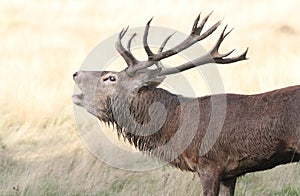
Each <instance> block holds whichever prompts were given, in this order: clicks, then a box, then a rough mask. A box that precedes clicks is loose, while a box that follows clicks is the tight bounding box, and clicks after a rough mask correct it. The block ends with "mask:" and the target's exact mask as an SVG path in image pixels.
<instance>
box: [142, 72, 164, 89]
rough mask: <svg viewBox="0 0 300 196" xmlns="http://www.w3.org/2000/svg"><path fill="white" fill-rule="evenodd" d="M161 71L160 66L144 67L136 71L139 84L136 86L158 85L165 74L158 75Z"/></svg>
mask: <svg viewBox="0 0 300 196" xmlns="http://www.w3.org/2000/svg"><path fill="white" fill-rule="evenodd" d="M160 72H161V68H157V69H153V70H152V69H146V70H143V71H142V72H138V73H137V75H138V78H139V84H138V87H139V88H140V87H143V86H152V87H156V86H158V85H160V84H161V83H162V82H163V81H164V79H165V78H166V76H159V74H160Z"/></svg>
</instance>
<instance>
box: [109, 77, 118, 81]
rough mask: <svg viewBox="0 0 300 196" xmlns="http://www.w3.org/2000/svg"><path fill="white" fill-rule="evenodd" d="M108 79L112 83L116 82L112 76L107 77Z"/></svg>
mask: <svg viewBox="0 0 300 196" xmlns="http://www.w3.org/2000/svg"><path fill="white" fill-rule="evenodd" d="M108 78H109V80H110V81H112V82H114V81H116V78H115V77H114V76H109V77H108Z"/></svg>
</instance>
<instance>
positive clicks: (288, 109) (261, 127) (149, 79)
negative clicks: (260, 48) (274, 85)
mask: <svg viewBox="0 0 300 196" xmlns="http://www.w3.org/2000/svg"><path fill="white" fill-rule="evenodd" d="M208 17H209V15H208V16H207V17H205V18H204V19H203V20H202V21H201V23H200V24H199V25H198V22H199V19H200V15H199V16H198V17H197V18H196V20H195V22H194V25H193V27H192V31H191V33H190V35H189V36H188V37H187V38H186V39H185V40H184V41H182V42H181V43H180V44H178V45H176V46H175V47H173V48H171V49H169V50H165V51H164V47H165V45H166V43H167V41H168V40H169V39H170V37H171V36H169V37H167V38H166V39H165V41H164V42H163V43H162V45H161V47H160V48H159V50H158V53H153V52H152V50H151V49H150V47H149V46H148V43H147V37H148V31H149V28H150V22H151V20H150V21H149V22H148V23H147V25H146V27H145V31H144V36H143V46H144V49H145V51H146V53H147V55H148V60H146V61H139V60H137V59H136V58H135V57H134V56H133V54H132V53H131V51H130V46H131V41H132V38H133V37H134V36H135V34H133V35H132V37H131V39H129V41H128V45H127V49H125V47H124V46H123V45H122V43H121V40H122V38H123V37H124V35H125V34H126V31H127V29H128V28H127V29H123V30H122V31H121V32H120V34H119V37H118V40H117V42H116V45H115V47H116V49H117V51H118V52H119V53H120V55H121V56H122V57H123V58H124V60H125V61H126V63H127V67H126V69H124V70H123V71H120V72H113V71H78V72H76V73H74V75H73V78H74V81H75V83H76V84H77V86H78V87H79V88H80V89H81V91H82V93H81V94H79V95H73V102H74V103H75V104H76V105H79V106H82V107H84V108H85V109H86V110H87V111H88V112H89V113H91V114H93V115H94V116H96V117H97V118H98V119H100V121H102V122H105V123H111V124H114V125H115V127H116V129H117V133H118V135H122V136H123V137H124V138H126V139H127V140H128V141H129V142H130V144H132V145H134V146H135V147H136V148H137V149H138V150H141V151H143V152H145V153H146V154H148V155H151V156H153V157H157V158H159V159H161V160H165V161H168V162H169V163H170V164H171V165H173V166H175V167H177V168H179V169H181V170H184V171H191V172H197V174H198V175H199V177H200V180H201V184H202V188H203V195H218V194H219V193H221V194H224V195H233V193H234V189H235V183H236V179H237V177H239V176H241V175H244V174H246V173H249V172H255V171H260V170H266V169H270V168H273V167H275V166H277V165H280V164H286V163H290V162H297V161H299V159H300V86H299V85H298V86H291V87H287V88H283V89H279V90H274V91H271V92H266V93H262V94H256V95H239V94H218V95H211V96H205V97H198V98H188V97H184V96H179V95H175V94H172V93H170V92H168V91H167V90H165V89H162V88H158V87H157V86H158V85H159V84H160V83H162V81H163V80H164V79H165V77H166V76H167V75H170V74H174V73H179V72H182V71H185V70H187V69H190V68H193V67H195V66H200V65H203V64H207V63H218V64H227V63H234V62H237V61H242V60H246V59H247V58H246V54H247V51H248V49H247V50H246V51H245V52H244V53H243V54H241V55H239V56H236V57H231V58H229V57H228V56H229V55H230V54H231V53H232V52H233V51H230V52H228V53H226V54H221V53H219V51H218V50H219V47H220V45H221V43H222V41H223V40H224V38H225V37H226V36H227V35H228V34H229V33H230V31H229V32H226V27H225V28H224V30H223V31H222V33H221V35H220V37H219V38H218V40H217V42H216V44H215V45H214V47H213V48H212V49H211V50H209V52H208V53H207V54H205V55H203V56H201V57H199V58H196V59H194V60H192V61H190V62H187V63H184V64H182V65H179V66H177V67H173V68H165V67H164V66H162V64H161V62H160V61H161V60H162V59H165V58H168V57H170V56H172V55H175V54H177V53H179V52H181V51H183V50H185V49H186V48H188V47H190V46H192V45H193V44H195V43H197V42H198V41H200V40H203V39H205V38H206V37H208V36H209V35H211V34H212V33H213V32H214V31H215V30H216V29H217V27H218V26H219V25H220V24H221V21H218V22H217V23H215V24H214V25H213V26H211V27H210V28H208V29H207V30H206V31H205V32H203V33H202V30H203V27H204V25H205V23H206V22H207V19H208ZM151 66H154V67H152V68H150V67H151ZM220 97H225V98H226V105H225V109H226V114H225V119H224V122H223V124H222V126H220V132H219V133H218V134H219V135H218V137H217V139H216V141H215V143H214V145H213V146H212V147H211V148H210V149H208V150H207V151H206V152H205V153H204V154H203V153H202V154H201V153H200V151H201V150H202V149H201V147H202V143H203V142H204V141H203V140H204V139H203V138H204V136H205V135H206V132H207V130H208V129H207V128H208V126H209V123H211V122H210V121H213V122H212V123H216V124H218V122H217V120H215V121H214V119H211V113H212V112H211V109H212V104H211V102H212V100H213V99H216V100H218V99H219V98H220ZM155 103H160V104H162V105H163V106H164V109H165V111H166V114H162V112H161V111H160V108H161V107H152V106H153V104H154V105H155ZM195 104H196V105H197V108H196V110H199V111H200V113H199V114H198V113H197V111H196V110H195V107H194V106H195ZM216 104H222V103H219V102H218V101H217V102H216ZM182 108H188V112H184V111H183V110H182ZM189 110H190V111H189ZM162 115H164V116H162ZM161 119H163V122H162V121H161ZM195 119H196V121H198V122H194V121H195ZM150 121H151V123H150ZM153 122H154V123H153ZM181 122H183V123H181ZM147 123H149V124H151V125H149V126H148V125H147ZM157 124H160V125H157ZM143 125H145V126H143ZM156 125H157V126H156ZM216 127H218V126H216ZM194 128H196V131H195V132H194V133H192V130H193V129H194ZM216 129H217V128H216ZM178 130H181V131H182V132H183V134H182V138H180V139H177V140H175V141H172V142H171V143H170V144H169V143H168V142H170V141H171V140H172V137H173V136H174V135H175V134H176V132H177V131H178ZM149 131H150V132H151V134H149ZM209 131H211V132H214V130H209ZM216 133H217V131H216ZM192 134H194V137H193V139H192V140H191V141H190V143H188V145H187V146H186V148H185V149H184V150H183V151H182V152H176V150H177V149H178V146H182V145H184V143H185V142H187V141H186V139H185V137H186V136H188V135H192ZM210 134H214V133H210ZM167 143H168V144H169V146H168V147H167V148H164V145H166V144H167ZM174 154H175V155H176V154H178V156H173V155H174Z"/></svg>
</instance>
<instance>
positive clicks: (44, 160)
mask: <svg viewBox="0 0 300 196" xmlns="http://www.w3.org/2000/svg"><path fill="white" fill-rule="evenodd" d="M299 8H300V2H299V1H297V0H291V1H289V2H288V3H287V2H286V1H280V0H277V1H272V3H271V2H270V1H266V0H264V1H261V0H260V1H258V0H254V1H250V0H244V1H238V0H231V1H229V0H228V1H222V2H220V1H217V0H210V1H208V0H207V1H191V2H187V1H171V0H170V1H163V2H162V1H138V0H135V1H119V2H117V1H102V2H100V1H94V2H93V1H89V2H86V1H43V2H40V1H31V2H30V3H29V2H28V1H27V2H26V3H25V2H18V1H1V2H0V37H1V42H0V43H1V47H0V57H1V61H0V78H1V83H0V92H1V97H0V107H1V111H0V115H1V118H0V194H1V195H14V194H20V195H83V194H90V195H150V194H155V195H183V194H186V195H194V194H199V193H200V191H201V189H200V186H199V180H198V178H197V177H196V178H195V179H194V175H193V174H189V173H182V172H180V171H177V170H175V169H172V168H169V167H164V168H160V169H157V170H153V171H148V172H144V173H141V172H140V173H139V172H128V171H123V170H118V169H115V168H111V167H109V166H107V165H105V164H104V163H101V162H100V161H98V160H97V159H95V158H94V157H93V156H92V155H91V154H90V153H89V152H88V151H87V150H86V149H85V148H84V147H83V145H82V143H81V141H80V139H79V137H78V134H77V132H76V126H75V122H74V119H73V113H72V101H71V95H72V92H73V82H72V78H71V75H72V73H73V72H74V71H75V70H77V69H78V68H79V66H80V64H81V62H82V61H83V59H84V58H85V56H86V55H87V54H88V53H89V51H90V50H91V49H92V48H93V47H94V46H95V45H96V44H97V43H99V42H101V41H102V40H103V39H105V38H106V37H108V36H110V35H112V34H113V33H116V32H118V31H119V30H120V29H121V28H122V27H124V26H126V25H128V24H129V25H131V26H141V25H144V23H145V21H147V20H148V19H149V18H150V17H152V16H155V20H154V21H153V24H155V25H159V26H167V27H170V28H174V29H178V30H179V31H182V32H187V31H188V30H189V29H190V27H191V24H192V21H193V19H194V17H195V16H196V15H197V14H198V12H199V11H203V12H204V13H208V12H210V11H211V10H214V12H215V13H214V15H213V17H212V18H213V19H212V20H211V21H213V20H216V19H219V18H222V17H224V18H225V20H224V23H229V24H230V26H235V27H236V28H235V30H234V32H233V33H232V35H231V36H230V37H229V38H228V39H227V40H226V43H224V46H223V48H224V50H225V49H226V48H227V49H228V48H231V46H236V49H237V50H238V51H241V50H243V49H244V48H245V47H246V46H249V47H250V52H249V57H250V60H249V61H247V62H243V63H238V64H236V65H230V66H221V67H220V72H221V75H222V77H223V81H224V85H225V89H226V91H227V92H237V93H257V92H262V91H267V90H271V89H275V88H279V87H284V86H288V85H294V84H299V83H300V79H299V71H300V65H299V64H300V58H299V56H300V50H299V46H300V26H299ZM207 44H210V43H209V42H207ZM195 83H197V81H195ZM299 184H300V173H299V164H298V165H289V166H282V167H279V168H277V169H273V170H271V171H265V172H259V173H255V174H250V175H246V176H245V177H243V178H241V179H240V180H239V183H238V186H237V191H236V193H237V195H257V194H259V195H274V194H277V195H299V194H300V189H299Z"/></svg>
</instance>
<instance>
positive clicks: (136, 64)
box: [116, 13, 248, 75]
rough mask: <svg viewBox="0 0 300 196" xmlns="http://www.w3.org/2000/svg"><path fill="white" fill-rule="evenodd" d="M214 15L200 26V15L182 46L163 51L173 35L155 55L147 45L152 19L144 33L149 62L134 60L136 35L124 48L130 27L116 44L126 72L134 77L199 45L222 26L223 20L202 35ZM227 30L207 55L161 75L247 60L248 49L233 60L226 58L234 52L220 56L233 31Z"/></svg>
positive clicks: (165, 71)
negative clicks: (202, 66) (220, 51)
mask: <svg viewBox="0 0 300 196" xmlns="http://www.w3.org/2000/svg"><path fill="white" fill-rule="evenodd" d="M211 14H212V13H210V14H209V15H207V16H206V17H205V18H204V19H203V20H202V21H201V23H200V25H199V26H198V22H199V20H200V14H199V15H198V17H197V18H196V19H195V21H194V25H193V27H192V31H191V33H190V35H189V36H188V37H187V38H186V39H185V40H183V41H182V42H181V43H180V44H178V45H177V46H175V47H173V48H171V49H169V50H166V51H163V49H164V47H165V45H166V43H167V42H168V40H169V39H170V38H171V37H172V36H173V35H174V33H173V34H171V35H169V36H168V37H167V38H166V39H165V40H164V41H163V43H162V45H161V47H160V48H159V50H158V53H156V54H155V53H153V52H152V51H151V49H150V47H149V46H148V43H147V38H148V32H149V28H150V23H151V21H152V18H151V19H150V20H149V21H148V23H147V25H146V27H145V31H144V36H143V46H144V49H145V51H146V53H147V55H148V60H147V61H138V60H136V59H135V58H134V56H133V55H132V53H131V52H130V43H131V40H132V38H133V37H134V36H135V34H134V35H133V36H132V37H131V39H130V40H129V41H128V47H127V48H128V50H125V49H124V47H123V46H122V43H121V39H122V37H123V36H124V35H125V33H126V31H127V30H128V27H127V28H126V29H125V30H124V29H123V30H122V31H121V32H120V34H119V39H118V41H117V43H116V48H117V50H118V51H119V53H120V54H121V55H122V57H123V58H124V59H125V61H126V63H127V65H128V67H127V69H126V72H127V73H128V74H129V75H134V74H135V73H136V72H137V71H139V70H143V69H146V68H148V67H150V66H152V65H153V64H160V62H159V61H160V60H162V59H165V58H168V57H170V56H173V55H175V54H177V53H179V52H181V51H183V50H185V49H186V48H188V47H190V46H192V45H193V44H195V43H197V42H198V41H201V40H203V39H205V38H206V37H208V36H209V35H211V34H212V33H213V32H214V31H215V30H216V29H217V28H218V27H219V26H220V24H221V22H222V21H221V20H220V21H218V22H216V23H215V24H214V25H213V26H211V27H210V28H209V29H208V30H206V31H205V32H204V33H202V34H201V32H202V30H203V27H204V25H205V23H206V22H207V20H208V18H209V16H210V15H211ZM226 28H227V25H226V26H225V28H224V29H223V31H222V33H221V35H220V37H219V39H218V41H217V43H216V44H215V46H214V47H213V48H212V49H211V50H210V51H209V52H208V53H207V54H205V55H203V56H201V57H199V58H196V59H194V60H192V61H189V62H187V63H184V64H182V65H179V66H177V67H172V68H162V70H161V72H160V75H169V74H174V73H178V72H182V71H185V70H187V69H191V68H193V67H195V66H200V65H204V64H207V63H214V62H215V63H219V64H227V63H234V62H237V61H241V60H246V59H247V57H246V55H247V52H248V48H247V49H246V51H245V52H244V53H242V54H241V55H238V56H236V57H231V58H225V57H227V56H229V55H230V54H231V53H232V52H233V51H234V50H232V51H230V52H228V53H225V54H220V53H219V51H218V50H219V47H220V45H221V43H222V41H223V40H224V39H225V37H226V36H227V35H228V34H229V33H230V32H231V31H232V29H231V30H230V31H229V32H227V33H225V31H226Z"/></svg>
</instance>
